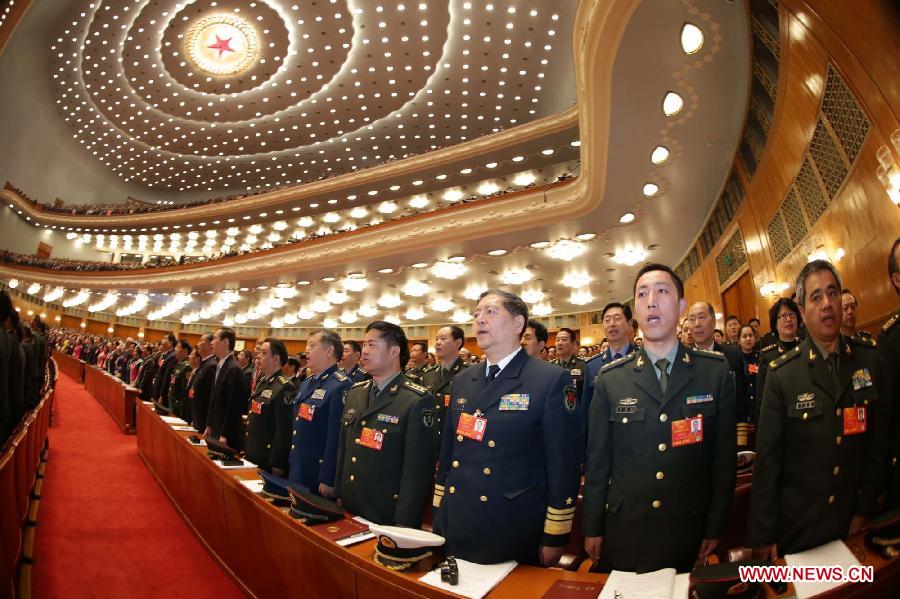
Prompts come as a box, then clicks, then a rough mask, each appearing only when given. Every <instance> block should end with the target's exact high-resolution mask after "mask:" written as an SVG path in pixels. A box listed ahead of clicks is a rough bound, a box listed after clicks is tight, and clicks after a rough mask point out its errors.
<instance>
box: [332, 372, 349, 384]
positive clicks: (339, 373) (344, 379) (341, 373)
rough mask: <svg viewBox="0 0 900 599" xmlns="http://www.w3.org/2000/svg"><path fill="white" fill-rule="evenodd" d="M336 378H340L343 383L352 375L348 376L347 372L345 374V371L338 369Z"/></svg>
mask: <svg viewBox="0 0 900 599" xmlns="http://www.w3.org/2000/svg"><path fill="white" fill-rule="evenodd" d="M334 378H336V379H337V380H339V381H341V382H342V383H343V382H344V381H346V380H347V379H349V378H350V377H348V376H347V375H346V374H344V373H343V372H341V371H340V370H338V371H337V372H335V373H334Z"/></svg>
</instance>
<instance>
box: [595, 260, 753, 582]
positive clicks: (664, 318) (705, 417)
mask: <svg viewBox="0 0 900 599" xmlns="http://www.w3.org/2000/svg"><path fill="white" fill-rule="evenodd" d="M634 291H635V314H636V316H637V320H638V322H639V323H640V327H641V331H643V333H644V345H643V347H642V348H641V349H639V350H638V351H636V352H634V353H632V354H629V355H627V356H625V357H623V358H620V359H618V360H615V361H613V362H611V363H609V364H607V365H606V366H604V367H603V368H602V369H601V370H600V374H599V375H598V377H597V380H596V383H595V386H594V387H595V388H594V398H593V400H592V401H591V412H590V416H589V418H590V420H589V428H588V447H587V453H588V458H587V465H586V467H585V473H584V476H585V484H584V510H583V514H582V526H583V531H584V536H585V550H586V551H587V553H588V555H590V557H591V559H593V560H594V562H595V564H597V568H598V569H600V570H603V571H608V570H611V569H616V570H626V571H636V572H650V571H654V570H659V569H661V568H675V569H676V570H678V571H679V572H685V571H690V570H691V568H692V567H693V566H694V564H695V563H696V562H704V561H705V560H706V558H707V557H708V556H709V555H710V554H711V553H712V552H713V551H714V550H715V548H716V546H717V545H718V540H719V538H721V536H722V534H723V533H724V532H725V529H726V526H727V524H728V516H729V509H730V505H731V499H732V497H733V495H734V482H735V478H736V464H737V461H736V455H737V449H736V439H735V434H734V422H735V391H734V377H733V375H732V372H731V368H730V366H729V365H728V362H727V360H726V359H725V356H723V355H722V354H720V353H718V352H712V351H706V350H701V349H696V348H688V347H687V346H685V345H683V344H681V343H680V342H678V339H677V338H676V330H677V328H678V315H679V314H680V313H681V312H682V311H684V309H685V301H684V286H683V283H682V282H681V279H680V278H679V277H678V275H676V274H675V273H674V272H673V271H672V269H670V268H669V267H667V266H663V265H661V264H648V265H646V266H644V267H643V268H641V270H640V271H639V272H638V275H637V279H636V280H635V286H634Z"/></svg>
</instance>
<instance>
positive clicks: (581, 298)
mask: <svg viewBox="0 0 900 599" xmlns="http://www.w3.org/2000/svg"><path fill="white" fill-rule="evenodd" d="M593 300H594V296H593V295H591V292H590V291H588V290H587V289H585V290H583V291H573V292H572V295H571V296H569V303H570V304H575V305H576V306H583V305H585V304H587V303H590V302H591V301H593Z"/></svg>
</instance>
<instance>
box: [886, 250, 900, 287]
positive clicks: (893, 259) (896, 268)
mask: <svg viewBox="0 0 900 599" xmlns="http://www.w3.org/2000/svg"><path fill="white" fill-rule="evenodd" d="M897 246H900V237H898V238H897V239H895V240H894V244H893V245H892V246H891V253H890V254H888V276H889V277H890V278H891V285H893V286H894V291H896V292H897V293H900V287H898V286H897V284H896V283H894V275H895V274H897V273H900V264H897Z"/></svg>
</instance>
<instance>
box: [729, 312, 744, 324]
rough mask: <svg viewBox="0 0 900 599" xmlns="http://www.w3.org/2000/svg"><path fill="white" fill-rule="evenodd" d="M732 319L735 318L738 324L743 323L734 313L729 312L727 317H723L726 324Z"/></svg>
mask: <svg viewBox="0 0 900 599" xmlns="http://www.w3.org/2000/svg"><path fill="white" fill-rule="evenodd" d="M732 320H736V321H737V323H738V324H743V323H741V319H740V318H738V317H737V316H735V315H734V314H730V315H729V316H728V318H726V319H725V324H728V323H729V322H731V321H732Z"/></svg>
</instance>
